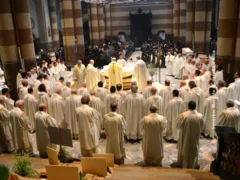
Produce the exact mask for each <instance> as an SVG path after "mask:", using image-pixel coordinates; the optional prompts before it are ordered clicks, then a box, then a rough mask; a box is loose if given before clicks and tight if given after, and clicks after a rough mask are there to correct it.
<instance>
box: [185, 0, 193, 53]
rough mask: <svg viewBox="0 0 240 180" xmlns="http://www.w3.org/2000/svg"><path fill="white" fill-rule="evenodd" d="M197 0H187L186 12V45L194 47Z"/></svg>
mask: <svg viewBox="0 0 240 180" xmlns="http://www.w3.org/2000/svg"><path fill="white" fill-rule="evenodd" d="M194 1H195V0H187V7H186V8H187V13H186V47H189V48H191V49H192V48H193V46H192V42H193V34H194V15H195V11H194V3H195V2H194Z"/></svg>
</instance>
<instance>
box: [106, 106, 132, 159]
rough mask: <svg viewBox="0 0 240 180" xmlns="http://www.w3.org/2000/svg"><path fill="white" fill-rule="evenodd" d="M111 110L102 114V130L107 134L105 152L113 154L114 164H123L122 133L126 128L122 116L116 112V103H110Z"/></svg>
mask: <svg viewBox="0 0 240 180" xmlns="http://www.w3.org/2000/svg"><path fill="white" fill-rule="evenodd" d="M110 108H111V112H109V113H108V114H106V115H105V116H104V123H103V124H104V130H105V133H106V136H107V142H106V153H113V154H114V163H115V164H124V157H125V148H124V133H125V130H126V128H127V124H126V121H125V119H124V117H123V116H122V115H120V114H118V113H117V112H116V111H117V104H111V107H110Z"/></svg>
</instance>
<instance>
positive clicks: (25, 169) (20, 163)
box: [12, 154, 39, 178]
mask: <svg viewBox="0 0 240 180" xmlns="http://www.w3.org/2000/svg"><path fill="white" fill-rule="evenodd" d="M15 158H16V160H15V163H14V165H13V168H12V171H13V172H14V173H16V174H18V175H19V176H23V177H28V178H38V177H39V174H38V172H36V171H35V170H33V169H32V168H31V162H30V160H29V156H28V155H26V154H21V155H19V156H16V157H15Z"/></svg>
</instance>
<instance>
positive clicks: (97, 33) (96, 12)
mask: <svg viewBox="0 0 240 180" xmlns="http://www.w3.org/2000/svg"><path fill="white" fill-rule="evenodd" d="M90 8H91V9H90V32H89V33H90V37H91V40H92V45H98V46H99V45H100V46H102V44H103V43H104V39H105V37H104V36H105V27H104V21H103V7H102V4H93V3H92V4H90Z"/></svg>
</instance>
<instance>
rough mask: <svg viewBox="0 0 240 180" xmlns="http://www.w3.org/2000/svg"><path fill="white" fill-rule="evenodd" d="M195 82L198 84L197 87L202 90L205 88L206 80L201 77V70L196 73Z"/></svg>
mask: <svg viewBox="0 0 240 180" xmlns="http://www.w3.org/2000/svg"><path fill="white" fill-rule="evenodd" d="M194 81H195V82H196V85H197V87H200V88H201V89H202V88H203V81H204V79H203V76H201V71H200V70H196V71H195V77H194ZM207 83H208V82H207ZM202 90H203V89H202Z"/></svg>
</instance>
